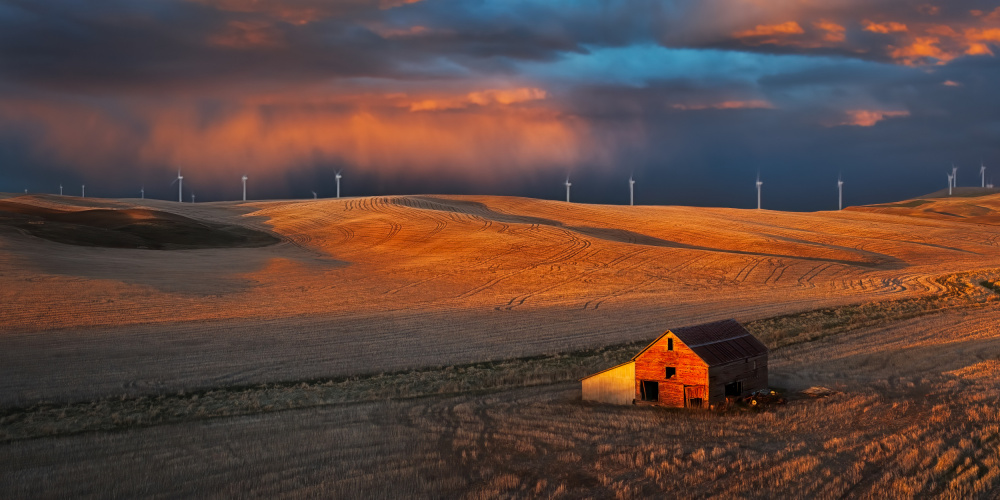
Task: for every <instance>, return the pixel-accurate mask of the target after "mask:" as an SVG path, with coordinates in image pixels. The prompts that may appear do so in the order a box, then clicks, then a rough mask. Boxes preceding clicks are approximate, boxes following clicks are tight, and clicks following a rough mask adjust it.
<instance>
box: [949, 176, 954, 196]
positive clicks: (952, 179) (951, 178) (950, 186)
mask: <svg viewBox="0 0 1000 500" xmlns="http://www.w3.org/2000/svg"><path fill="white" fill-rule="evenodd" d="M954 180H955V174H948V196H951V188H952V185H951V183H952V181H954Z"/></svg>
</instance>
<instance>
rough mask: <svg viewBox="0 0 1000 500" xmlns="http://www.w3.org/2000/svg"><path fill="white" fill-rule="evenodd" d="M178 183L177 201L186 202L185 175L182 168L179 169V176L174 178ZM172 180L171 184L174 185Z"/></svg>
mask: <svg viewBox="0 0 1000 500" xmlns="http://www.w3.org/2000/svg"><path fill="white" fill-rule="evenodd" d="M174 182H176V183H177V203H184V176H183V175H181V169H179V168H178V169H177V178H176V179H174ZM174 182H171V183H170V185H173V184H174Z"/></svg>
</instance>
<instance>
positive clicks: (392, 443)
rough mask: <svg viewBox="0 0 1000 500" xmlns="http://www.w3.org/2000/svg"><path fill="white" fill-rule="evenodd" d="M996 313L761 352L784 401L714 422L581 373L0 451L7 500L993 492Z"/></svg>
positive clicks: (998, 461)
mask: <svg viewBox="0 0 1000 500" xmlns="http://www.w3.org/2000/svg"><path fill="white" fill-rule="evenodd" d="M998 313H1000V309H998V307H997V306H990V307H987V308H980V309H975V310H971V311H952V312H945V313H941V314H937V315H932V316H925V317H922V318H917V319H913V320H910V321H902V322H897V323H895V324H893V325H891V326H887V327H881V328H875V329H862V330H856V331H851V332H846V333H843V334H839V335H835V336H830V337H826V338H824V339H821V340H816V341H813V342H807V343H802V344H797V345H794V346H789V347H786V348H781V349H778V350H776V351H774V352H773V353H772V362H771V370H772V380H773V382H774V383H775V384H786V387H787V390H788V391H789V392H788V394H790V395H792V394H795V391H797V390H800V389H804V388H806V387H809V386H812V385H822V386H823V387H827V388H829V389H831V390H833V391H834V393H833V394H832V395H831V396H829V397H825V398H819V399H812V398H806V397H803V396H797V397H793V398H792V401H790V402H789V403H788V404H786V405H780V406H774V407H770V408H768V409H765V410H764V411H736V412H730V413H727V414H717V413H710V412H689V411H683V410H664V409H658V408H635V407H630V406H626V407H616V406H610V405H599V404H590V403H585V402H581V401H580V390H579V385H578V383H574V382H569V383H560V384H554V385H546V386H542V387H534V388H525V389H516V390H506V391H500V392H491V393H485V394H476V393H470V394H464V395H460V396H441V397H429V398H428V397H424V398H418V399H407V400H385V401H375V402H367V403H356V404H345V405H334V406H330V407H321V408H313V409H307V410H297V411H286V412H275V413H270V414H265V415H259V416H248V417H237V418H228V419H217V420H207V421H202V422H189V423H181V424H176V425H163V426H156V427H151V428H146V429H134V430H125V431H120V432H110V433H108V432H102V433H88V434H82V435H77V436H68V437H59V438H45V439H34V440H28V441H16V442H13V443H7V444H4V445H0V446H2V450H3V453H0V470H2V471H3V472H2V473H0V488H2V489H3V490H4V491H7V492H9V493H10V494H11V496H12V497H37V496H52V497H66V496H79V495H84V496H86V495H89V494H95V493H97V492H100V495H101V496H124V497H133V496H151V497H164V498H168V497H178V496H188V495H194V494H204V493H206V492H211V494H213V495H216V494H217V495H253V496H284V497H305V496H323V497H341V498H342V497H358V496H360V497H367V498H398V497H403V496H405V497H417V498H433V497H441V496H445V497H464V498H495V497H498V496H499V497H555V498H581V497H593V498H644V497H649V496H657V495H667V496H674V495H679V496H690V497H726V498H732V497H742V498H806V497H808V498H842V497H848V498H870V497H882V498H913V497H927V496H941V497H950V498H995V497H996V496H997V495H998V494H1000V414H998V412H997V411H996V405H995V403H996V401H997V400H998V399H1000V383H998V382H997V379H996V373H997V370H998V369H1000V354H998V353H1000V326H998V324H997V321H996V319H995V318H996V317H997V314H998Z"/></svg>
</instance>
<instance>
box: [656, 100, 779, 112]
mask: <svg viewBox="0 0 1000 500" xmlns="http://www.w3.org/2000/svg"><path fill="white" fill-rule="evenodd" d="M672 107H673V108H674V109H679V110H682V111H697V110H702V109H774V104H771V103H770V102H767V101H762V100H751V101H723V102H717V103H713V104H674V105H673V106H672Z"/></svg>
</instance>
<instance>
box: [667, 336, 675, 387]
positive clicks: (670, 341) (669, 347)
mask: <svg viewBox="0 0 1000 500" xmlns="http://www.w3.org/2000/svg"><path fill="white" fill-rule="evenodd" d="M667 350H668V351H673V350H674V339H667ZM667 378H670V377H667Z"/></svg>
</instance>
